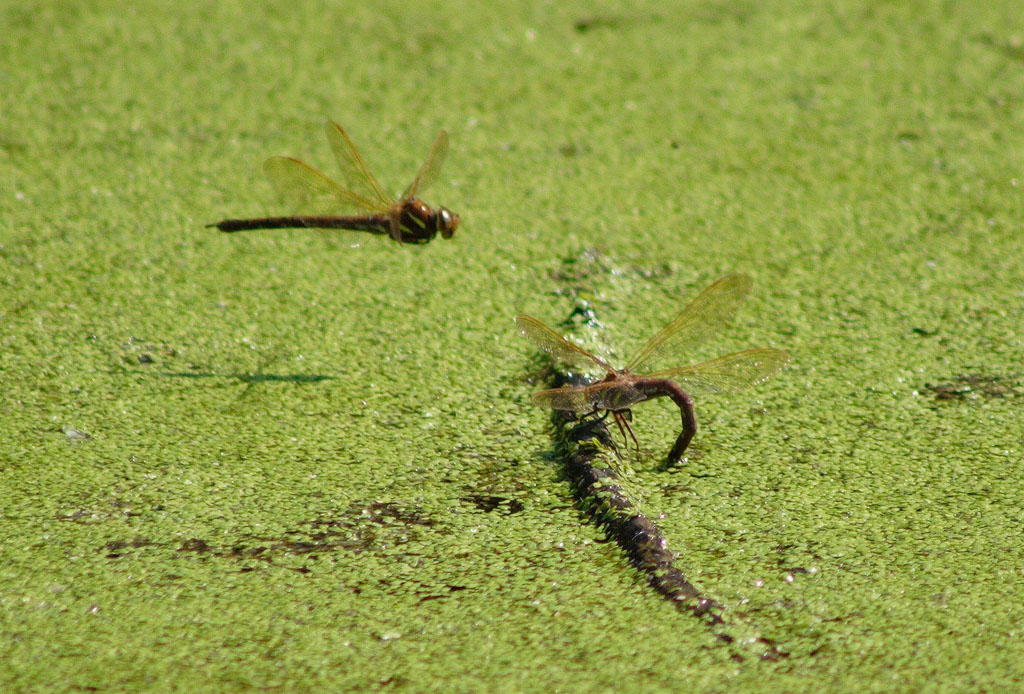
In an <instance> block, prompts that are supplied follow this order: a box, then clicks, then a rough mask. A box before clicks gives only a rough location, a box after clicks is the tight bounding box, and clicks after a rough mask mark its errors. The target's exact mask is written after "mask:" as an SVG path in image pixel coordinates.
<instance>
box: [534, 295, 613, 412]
mask: <svg viewBox="0 0 1024 694" xmlns="http://www.w3.org/2000/svg"><path fill="white" fill-rule="evenodd" d="M515 320H516V325H517V326H519V332H520V333H522V334H523V335H525V336H526V337H528V338H530V339H531V340H533V343H534V344H535V345H537V346H538V347H540V348H541V349H542V350H544V351H545V352H547V353H548V354H550V355H551V356H552V357H554V358H555V359H560V360H562V361H564V362H565V363H566V364H571V365H573V366H581V367H591V366H593V365H594V364H597V365H598V366H600V367H601V368H602V369H604V370H605V371H607V372H608V373H614V369H612V367H610V366H608V364H607V362H605V361H604V360H603V359H601V358H600V357H596V356H594V355H593V354H591V353H590V352H588V351H587V350H585V349H583V348H582V347H577V346H576V345H574V344H573V343H571V342H569V341H568V340H566V339H565V338H564V337H562V336H561V335H559V334H558V333H556V332H555V331H554V330H552V329H551V328H549V327H548V326H546V325H544V324H543V323H541V322H540V321H539V320H537V319H536V318H534V317H532V316H527V315H526V314H523V313H520V314H519V315H518V316H516V319H515ZM559 390H560V389H559ZM541 392H545V391H541ZM556 409H566V408H556Z"/></svg>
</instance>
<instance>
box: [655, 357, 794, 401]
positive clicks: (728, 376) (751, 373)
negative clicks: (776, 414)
mask: <svg viewBox="0 0 1024 694" xmlns="http://www.w3.org/2000/svg"><path fill="white" fill-rule="evenodd" d="M788 361H789V355H788V354H786V353H785V352H783V351H782V350H780V349H770V348H759V349H748V350H745V351H743V352H733V353H732V354H726V355H725V356H724V357H718V358H717V359H710V360H708V361H703V362H701V363H699V364H693V365H691V366H681V367H679V368H677V369H667V370H665V371H656V372H654V373H652V374H645V375H644V378H667V379H671V380H673V381H675V382H676V383H678V384H679V385H680V386H682V388H683V390H685V391H687V392H688V393H690V394H691V395H694V394H701V393H728V392H733V391H737V390H742V389H744V388H747V387H749V386H752V385H754V384H756V383H760V382H761V381H764V380H765V379H767V378H768V377H769V376H771V375H772V374H773V373H775V372H776V371H778V370H779V369H781V368H782V367H783V366H785V364H786V362H788Z"/></svg>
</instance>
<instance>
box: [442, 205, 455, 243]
mask: <svg viewBox="0 0 1024 694" xmlns="http://www.w3.org/2000/svg"><path fill="white" fill-rule="evenodd" d="M438 216H439V217H440V224H438V228H439V231H440V232H441V238H444V239H450V238H451V237H452V234H454V233H455V228H456V227H457V226H459V217H458V215H454V214H452V213H451V212H450V211H449V210H448V209H446V208H444V207H442V208H440V209H439V210H438Z"/></svg>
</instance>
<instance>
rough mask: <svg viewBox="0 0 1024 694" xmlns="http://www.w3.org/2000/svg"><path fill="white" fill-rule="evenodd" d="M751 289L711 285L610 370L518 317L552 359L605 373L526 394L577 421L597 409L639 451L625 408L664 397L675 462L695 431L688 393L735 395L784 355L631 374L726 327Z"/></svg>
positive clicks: (768, 352) (745, 355) (759, 353)
mask: <svg viewBox="0 0 1024 694" xmlns="http://www.w3.org/2000/svg"><path fill="white" fill-rule="evenodd" d="M752 285H753V281H752V280H751V279H750V278H749V277H747V276H746V275H729V276H727V277H723V278H722V279H720V280H718V281H717V282H715V283H714V284H712V285H711V286H710V287H708V288H707V289H705V290H704V291H703V292H701V293H700V295H699V296H698V297H697V298H696V299H694V300H693V301H692V302H690V305H689V306H687V307H686V308H684V309H683V310H682V311H681V312H680V313H679V315H677V316H676V317H675V319H673V320H672V322H671V323H669V324H668V325H667V326H665V327H664V328H662V330H661V331H660V332H659V333H658V334H657V335H655V336H654V337H652V338H651V339H650V340H648V341H647V344H645V345H644V346H643V347H642V348H641V349H640V352H639V353H638V354H637V355H636V356H635V357H633V358H632V359H631V360H630V361H629V363H628V364H626V366H625V368H622V369H615V368H613V367H612V366H611V365H609V364H608V362H606V361H605V360H604V359H601V358H600V357H597V356H595V355H593V354H591V353H590V352H588V351H586V350H585V349H583V348H581V347H579V346H577V345H574V344H573V343H571V342H569V341H568V340H566V339H565V338H563V337H562V336H561V335H559V334H558V333H557V332H555V331H554V330H552V329H551V328H549V327H548V326H546V325H544V324H543V323H541V322H540V321H539V320H537V319H536V318H533V317H531V316H527V315H524V314H520V315H518V316H516V317H515V321H516V325H517V326H518V327H519V332H521V333H522V334H523V335H525V336H526V337H528V338H529V339H530V340H532V341H533V342H534V344H536V345H537V346H538V347H539V348H540V349H542V350H544V351H545V352H547V353H548V354H550V355H551V356H552V357H553V358H555V359H557V360H560V361H563V362H565V363H567V364H570V365H573V366H578V367H591V366H594V365H597V366H598V367H600V368H601V369H603V370H604V372H605V377H604V379H602V380H601V381H597V382H596V383H591V384H589V385H585V386H563V387H561V388H552V389H550V390H541V391H538V392H536V393H534V394H533V402H534V404H536V405H540V406H541V407H548V408H551V409H555V410H565V411H570V412H574V413H576V414H577V415H578V416H587V415H592V414H597V413H598V412H600V411H602V410H604V411H605V415H604V416H607V415H608V413H609V412H610V413H611V415H612V417H613V418H614V419H615V423H616V424H617V425H618V427H619V431H620V433H621V434H622V437H623V439H625V437H626V432H627V431H628V432H629V435H630V436H631V437H632V439H633V443H634V444H636V445H637V447H639V443H638V442H637V440H636V435H635V434H633V429H632V428H631V427H630V425H629V423H630V421H631V420H632V411H631V409H630V408H631V407H632V406H633V405H635V404H637V403H639V402H643V401H644V400H650V399H651V398H657V397H662V396H664V397H668V398H671V399H672V401H673V402H674V403H675V404H676V405H678V406H679V410H680V412H681V413H682V422H683V430H682V431H681V432H680V434H679V437H678V438H677V439H676V442H675V444H673V446H672V449H671V450H670V451H669V454H668V462H669V463H670V464H675V463H678V462H679V460H680V458H682V456H683V451H685V450H686V447H687V446H688V445H689V444H690V439H692V438H693V435H694V434H695V433H696V432H697V420H696V417H695V416H694V412H693V398H692V397H691V396H690V393H695V394H704V393H721V392H729V391H737V390H741V389H743V388H746V387H748V386H752V385H754V384H756V383H760V382H761V381H763V380H765V379H767V378H768V377H769V376H771V375H772V374H773V373H775V372H776V371H778V370H779V369H781V368H782V367H783V366H784V365H785V364H786V362H788V361H789V355H788V354H786V353H785V352H783V351H782V350H778V349H771V348H758V349H748V350H745V351H742V352H734V353H732V354H727V355H725V356H722V357H718V358H716V359H711V360H709V361H704V362H700V363H699V364H693V365H690V366H680V367H676V368H672V369H666V370H663V371H655V372H653V373H648V374H637V373H634V372H635V371H636V370H637V369H639V368H640V367H642V366H644V365H645V364H647V363H648V362H650V361H651V360H653V359H654V358H655V357H659V356H669V357H674V356H676V353H677V351H678V349H679V348H680V347H693V346H695V345H697V344H699V343H700V342H703V341H704V340H705V339H707V338H708V337H710V336H711V335H712V334H713V333H715V332H717V331H718V330H720V329H722V328H723V327H725V326H726V325H727V324H728V323H729V322H730V321H731V320H732V318H733V316H734V315H735V314H736V310H737V309H738V308H739V306H740V304H741V303H742V302H743V299H744V298H746V296H747V293H748V292H749V291H750V288H751V286H752ZM627 441H628V440H627Z"/></svg>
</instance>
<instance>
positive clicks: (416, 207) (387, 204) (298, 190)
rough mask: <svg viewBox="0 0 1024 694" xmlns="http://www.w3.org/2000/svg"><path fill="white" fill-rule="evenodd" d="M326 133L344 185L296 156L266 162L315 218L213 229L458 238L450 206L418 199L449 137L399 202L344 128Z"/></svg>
mask: <svg viewBox="0 0 1024 694" xmlns="http://www.w3.org/2000/svg"><path fill="white" fill-rule="evenodd" d="M324 132H326V134H327V141H328V142H329V143H330V145H331V149H332V150H333V151H334V157H335V159H337V160H338V165H339V166H340V167H341V172H342V177H343V180H344V185H342V184H339V183H337V182H335V181H334V180H332V179H330V178H328V177H327V176H326V175H324V174H322V173H320V172H319V171H317V170H316V169H314V168H313V167H312V166H310V165H309V164H306V163H305V162H302V161H299V160H298V159H295V158H294V157H271V158H270V159H267V161H266V162H264V163H263V173H264V174H266V176H267V178H269V179H270V182H271V183H272V184H273V185H274V187H275V188H276V189H277V191H278V193H280V195H281V197H283V198H284V199H285V200H287V201H289V202H290V203H292V204H293V205H295V206H296V209H307V210H310V211H311V212H313V214H301V215H294V216H287V217H263V218H259V219H225V220H222V221H220V222H217V223H216V224H210V225H208V226H210V227H216V228H217V229H220V230H221V231H250V230H253V229H288V228H317V229H349V230H353V231H368V232H370V233H373V234H388V235H389V236H391V238H392V239H394V240H395V241H399V242H401V243H427V242H428V241H430V240H431V239H433V238H434V237H435V236H436V235H437V234H438V233H440V234H441V238H445V239H450V238H451V237H452V235H453V234H454V233H455V229H456V228H457V227H458V226H459V216H458V215H457V214H455V213H453V212H452V211H451V210H449V209H447V208H445V207H438V208H436V209H434V208H432V207H430V206H429V205H427V204H426V203H425V202H423V201H422V200H420V199H419V198H418V197H416V196H417V194H418V193H421V192H422V191H424V190H426V188H427V187H428V186H429V185H430V184H431V183H432V182H433V181H434V179H435V178H436V177H437V174H438V171H440V169H441V165H442V164H443V163H444V158H445V155H446V154H447V153H448V133H446V132H445V131H444V130H441V131H440V132H438V134H437V137H436V138H435V139H434V144H433V145H432V146H431V148H430V153H429V154H428V155H427V160H426V161H425V162H424V163H423V166H421V167H420V170H419V171H418V172H417V173H416V177H415V178H414V179H412V183H410V184H409V187H408V188H406V189H405V192H404V193H402V197H401V198H399V199H397V200H396V199H395V198H394V197H392V196H391V195H389V194H388V192H387V191H385V190H384V188H383V187H381V185H380V183H378V182H377V179H376V178H374V176H373V174H371V173H370V169H369V168H368V167H367V166H366V162H365V161H364V160H363V157H362V156H361V155H360V154H359V151H358V150H357V149H356V147H355V145H354V144H352V139H351V138H350V137H349V136H348V133H346V132H345V129H344V128H342V127H341V126H340V125H338V124H337V123H335V122H333V121H327V123H325V124H324ZM341 213H348V214H341Z"/></svg>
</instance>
